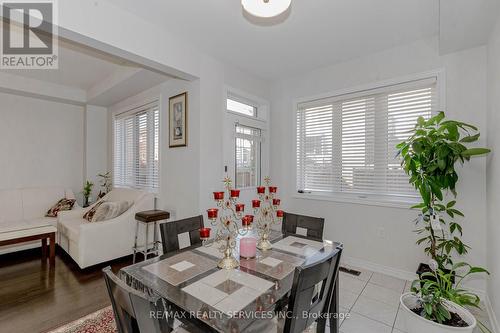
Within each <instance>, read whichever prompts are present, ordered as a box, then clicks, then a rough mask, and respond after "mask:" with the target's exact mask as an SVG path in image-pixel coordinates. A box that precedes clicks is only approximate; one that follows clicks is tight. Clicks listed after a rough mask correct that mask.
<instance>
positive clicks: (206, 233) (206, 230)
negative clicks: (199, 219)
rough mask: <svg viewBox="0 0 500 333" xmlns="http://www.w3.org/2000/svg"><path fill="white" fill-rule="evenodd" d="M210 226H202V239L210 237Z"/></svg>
mask: <svg viewBox="0 0 500 333" xmlns="http://www.w3.org/2000/svg"><path fill="white" fill-rule="evenodd" d="M210 230H211V229H210V228H201V229H200V238H201V239H208V238H210Z"/></svg>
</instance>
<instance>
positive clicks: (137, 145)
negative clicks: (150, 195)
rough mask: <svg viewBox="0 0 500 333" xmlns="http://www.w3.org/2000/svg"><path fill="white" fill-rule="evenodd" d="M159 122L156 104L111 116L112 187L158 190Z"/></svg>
mask: <svg viewBox="0 0 500 333" xmlns="http://www.w3.org/2000/svg"><path fill="white" fill-rule="evenodd" d="M159 118H160V112H159V108H158V103H157V102H154V103H150V104H147V105H144V106H142V107H140V108H137V109H134V110H131V111H128V112H125V113H121V114H119V115H117V116H115V118H114V157H113V162H114V172H113V182H114V186H116V187H130V188H139V189H148V190H153V191H155V190H157V189H158V187H159Z"/></svg>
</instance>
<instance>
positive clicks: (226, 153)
mask: <svg viewBox="0 0 500 333" xmlns="http://www.w3.org/2000/svg"><path fill="white" fill-rule="evenodd" d="M226 89H227V90H226V98H225V106H226V110H225V117H224V134H223V135H224V140H223V158H224V173H225V174H226V175H227V176H228V177H230V178H231V179H232V180H233V185H234V187H235V188H238V189H248V190H249V191H250V192H251V191H253V190H251V188H252V187H255V186H260V185H261V183H262V180H263V178H264V177H265V176H267V175H268V172H269V171H268V170H269V140H267V134H268V133H269V128H268V126H269V124H268V118H269V103H268V102H267V101H265V100H263V99H261V98H259V97H256V96H253V95H250V94H248V93H246V92H244V91H240V90H237V89H233V88H229V87H227V88H226ZM250 192H249V193H250ZM251 193H253V192H251Z"/></svg>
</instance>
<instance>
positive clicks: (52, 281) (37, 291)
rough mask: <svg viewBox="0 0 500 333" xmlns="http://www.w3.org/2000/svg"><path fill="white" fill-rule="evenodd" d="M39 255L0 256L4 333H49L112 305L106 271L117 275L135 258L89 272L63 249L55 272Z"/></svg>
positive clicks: (0, 326) (33, 252) (0, 319)
mask: <svg viewBox="0 0 500 333" xmlns="http://www.w3.org/2000/svg"><path fill="white" fill-rule="evenodd" d="M40 258H41V250H40V249H36V250H29V251H23V252H17V253H13V254H8V255H3V256H0V332H2V333H4V332H9V333H35V332H46V331H48V330H50V329H53V328H56V327H58V326H61V325H63V324H66V323H68V322H71V321H73V320H76V319H78V318H81V317H83V316H85V315H87V314H90V313H92V312H94V311H97V310H99V309H102V308H104V307H106V306H108V305H110V302H109V298H108V294H107V291H106V286H105V284H104V280H103V277H102V272H101V270H102V268H103V267H105V266H108V265H110V266H111V267H112V268H113V271H114V272H115V273H116V272H117V271H118V270H119V269H120V268H122V267H124V266H127V265H130V264H131V263H132V257H126V258H122V259H118V260H116V261H114V262H111V263H107V264H103V265H98V266H95V267H91V268H88V269H85V270H81V269H80V268H78V265H77V264H76V263H75V262H74V261H73V260H72V259H71V258H70V257H69V256H68V255H67V254H66V253H65V252H64V251H63V250H61V249H60V248H57V251H56V267H55V269H50V267H49V265H48V262H47V263H46V264H42V262H41V260H40Z"/></svg>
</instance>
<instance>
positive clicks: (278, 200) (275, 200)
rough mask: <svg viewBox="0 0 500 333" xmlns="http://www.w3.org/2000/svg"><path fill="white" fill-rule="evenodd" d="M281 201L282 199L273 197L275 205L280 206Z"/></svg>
mask: <svg viewBox="0 0 500 333" xmlns="http://www.w3.org/2000/svg"><path fill="white" fill-rule="evenodd" d="M280 203H281V200H280V199H273V205H274V206H279V205H280Z"/></svg>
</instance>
